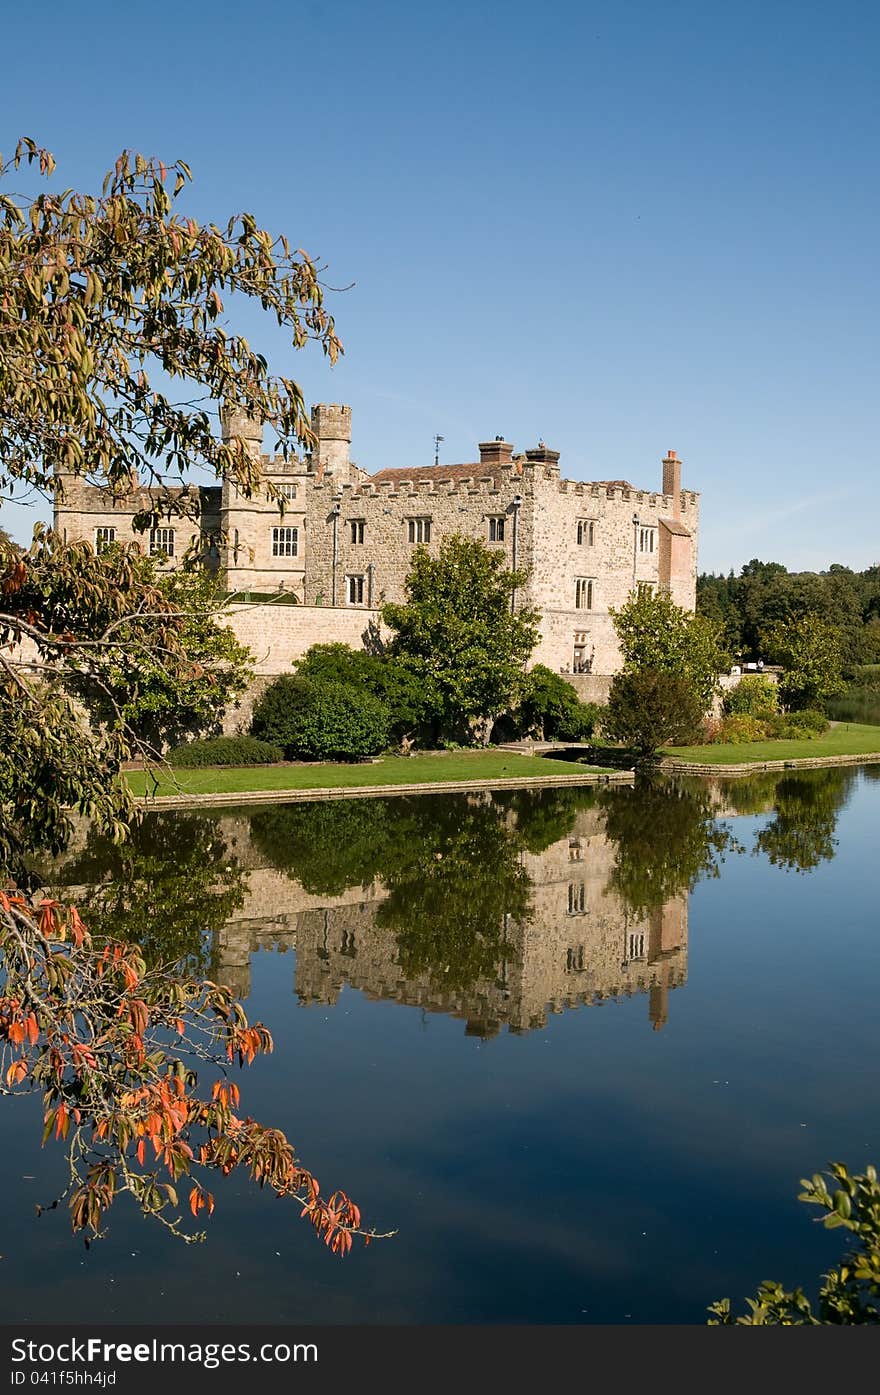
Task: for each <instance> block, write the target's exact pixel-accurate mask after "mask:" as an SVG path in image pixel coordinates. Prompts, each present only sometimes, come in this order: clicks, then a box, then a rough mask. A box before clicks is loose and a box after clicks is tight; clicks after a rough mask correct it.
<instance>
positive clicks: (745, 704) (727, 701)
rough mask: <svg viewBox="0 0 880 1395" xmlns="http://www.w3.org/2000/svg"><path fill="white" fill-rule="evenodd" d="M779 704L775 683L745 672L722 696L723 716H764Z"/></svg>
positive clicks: (767, 715)
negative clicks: (734, 685) (733, 686)
mask: <svg viewBox="0 0 880 1395" xmlns="http://www.w3.org/2000/svg"><path fill="white" fill-rule="evenodd" d="M778 706H779V694H778V692H777V689H776V684H775V683H774V682H773V681H772V679H770V678H764V677H762V676H761V675H760V674H757V673H753V674H747V675H746V677H745V678H741V679H740V681H739V682H738V683H737V685H736V687H735V688H733V689H731V691H730V692H729V693H727V694H726V695H725V698H724V704H723V709H724V715H725V717H733V716H738V715H740V714H742V715H744V716H747V717H758V718H766V717H769V716H770V715H771V713H773V712H775V711H776V710H777V708H778Z"/></svg>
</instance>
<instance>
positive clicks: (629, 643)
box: [609, 590, 729, 716]
mask: <svg viewBox="0 0 880 1395" xmlns="http://www.w3.org/2000/svg"><path fill="white" fill-rule="evenodd" d="M609 614H610V615H611V617H612V619H613V620H614V628H615V630H616V632H617V640H618V643H619V645H620V649H621V653H622V655H623V671H624V673H637V672H639V671H641V670H653V671H655V672H662V673H669V674H673V675H675V676H676V677H678V678H683V679H685V680H686V681H687V683H688V684H689V685H690V687H691V688H692V690H693V693H694V695H695V697H696V699H697V701H698V702H699V704H700V715H701V716H702V714H703V713H704V712H706V711H707V710H708V709H709V707H710V706H711V704H712V698H713V696H714V694H715V692H716V690H717V687H718V676H719V674H720V673H722V672H723V671H724V669H725V668H726V667H727V666H728V663H729V656H728V654H727V653H726V652H725V649H724V645H723V642H722V638H721V633H720V631H719V628H718V626H717V624H716V623H715V622H714V621H712V620H709V619H707V618H706V616H704V615H694V614H693V613H692V612H691V611H688V610H684V609H683V608H682V607H681V606H678V605H676V604H675V602H674V601H673V599H672V597H671V596H669V595H667V594H665V593H664V592H653V591H647V590H646V591H639V592H634V593H632V594H631V595H630V597H629V599H628V600H627V602H626V603H625V605H623V606H621V608H620V610H613V609H612V610H610V611H609Z"/></svg>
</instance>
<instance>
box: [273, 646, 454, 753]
mask: <svg viewBox="0 0 880 1395" xmlns="http://www.w3.org/2000/svg"><path fill="white" fill-rule="evenodd" d="M296 677H297V678H299V679H303V680H304V681H305V682H308V683H311V684H313V685H314V686H315V687H316V688H323V687H326V686H327V684H328V683H330V684H333V685H334V686H335V685H337V684H342V686H343V687H344V688H353V689H355V690H356V691H358V692H362V693H367V694H369V696H370V697H374V698H378V700H379V702H381V703H382V704H383V705H384V706H385V707H387V708H388V710H389V713H390V714H391V735H392V736H393V737H396V738H397V740H401V739H402V738H403V737H404V736H408V735H411V734H412V733H413V732H418V731H420V730H422V729H423V728H424V727H425V726H426V724H427V723H428V720H429V716H428V713H427V711H426V706H425V693H424V687H423V685H422V684H420V683H419V682H418V680H417V679H416V678H415V677H414V676H413V675H412V674H411V673H410V672H409V670H408V669H406V668H405V667H404V666H403V665H402V664H400V663H398V661H397V660H396V659H394V658H392V657H390V655H388V654H368V653H367V651H366V650H365V649H352V648H351V646H350V645H348V644H313V645H312V647H311V649H308V650H307V651H306V653H305V654H304V655H303V657H302V658H301V659H299V660H298V661H297V663H296Z"/></svg>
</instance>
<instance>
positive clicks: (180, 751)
mask: <svg viewBox="0 0 880 1395" xmlns="http://www.w3.org/2000/svg"><path fill="white" fill-rule="evenodd" d="M281 760H284V752H283V751H282V750H280V749H279V747H278V746H272V745H270V744H269V742H268V741H256V740H255V739H254V738H253V737H252V736H215V737H211V738H210V739H208V740H205V741H187V742H185V743H184V745H182V746H175V747H174V750H173V751H169V752H168V763H169V765H176V766H178V767H180V768H182V769H185V770H188V769H193V768H195V767H198V766H202V765H277V763H278V761H281Z"/></svg>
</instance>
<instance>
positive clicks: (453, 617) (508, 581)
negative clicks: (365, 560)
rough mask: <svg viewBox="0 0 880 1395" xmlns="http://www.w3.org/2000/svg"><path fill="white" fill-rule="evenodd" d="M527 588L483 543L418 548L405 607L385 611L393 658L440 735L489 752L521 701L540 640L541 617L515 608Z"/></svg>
mask: <svg viewBox="0 0 880 1395" xmlns="http://www.w3.org/2000/svg"><path fill="white" fill-rule="evenodd" d="M525 580H526V574H525V573H524V572H514V571H511V570H510V569H509V568H508V566H507V564H506V561H505V559H504V557H502V556H501V555H500V553H498V552H495V551H492V550H490V549H489V548H488V547H485V546H484V545H483V544H482V543H481V542H477V541H474V540H473V539H470V538H464V537H459V536H453V537H448V538H444V539H443V541H442V542H441V544H440V550H439V553H438V554H437V555H436V556H435V555H432V554H431V553H430V552H429V551H428V549H427V548H425V547H418V548H416V550H415V552H414V554H413V561H412V568H411V570H410V573H409V576H408V577H407V579H406V600H405V601H404V602H403V603H402V604H400V605H386V606H385V607H384V608H383V611H382V618H383V620H384V621H385V624H386V625H387V626H388V627H389V629H390V630H392V631H393V637H392V640H391V643H390V653H391V655H392V657H393V658H394V659H396V660H397V661H398V662H399V664H400V665H401V666H402V667H403V668H404V669H405V670H407V672H409V673H410V674H411V675H412V676H413V677H414V678H415V679H416V680H417V682H418V683H419V685H420V687H421V689H422V691H423V692H424V695H425V703H426V707H427V710H428V712H429V713H430V714H431V716H432V717H433V720H434V723H435V725H436V729H437V732H438V734H439V735H441V736H446V737H456V738H458V739H460V740H469V741H478V742H482V743H483V744H486V743H487V742H488V740H489V737H490V735H491V731H492V726H493V723H494V721H495V718H496V717H498V716H499V714H500V713H502V712H504V711H506V710H507V708H509V707H510V706H511V705H513V703H514V702H515V701H516V699H517V697H518V695H519V691H520V688H521V686H522V683H523V674H524V670H525V664H526V661H527V659H528V657H529V655H530V654H531V652H532V650H533V649H534V647H535V644H536V643H537V640H538V621H539V619H540V616H539V615H538V613H537V611H535V610H531V609H528V608H525V609H521V610H517V609H515V607H514V604H513V602H514V597H515V594H516V592H517V591H518V590H519V589H520V588H521V587H522V586H523V584H524V583H525Z"/></svg>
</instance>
